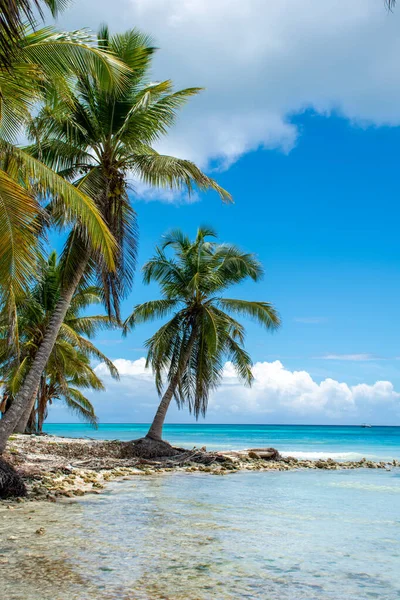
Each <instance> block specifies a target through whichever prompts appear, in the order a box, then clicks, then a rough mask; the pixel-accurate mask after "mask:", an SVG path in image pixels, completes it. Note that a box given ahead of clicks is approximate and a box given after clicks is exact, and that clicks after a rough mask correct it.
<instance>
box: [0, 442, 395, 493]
mask: <svg viewBox="0 0 400 600" xmlns="http://www.w3.org/2000/svg"><path fill="white" fill-rule="evenodd" d="M131 447H132V445H131V444H130V443H129V442H120V441H97V440H91V439H77V438H64V437H55V436H50V435H49V436H26V435H14V436H12V437H11V438H10V440H9V443H8V446H7V451H6V454H5V456H4V458H5V459H6V460H7V461H9V462H10V463H12V464H13V465H14V466H15V467H16V469H17V470H18V472H19V473H20V474H21V475H22V476H23V478H24V480H25V482H26V484H27V488H28V496H27V498H26V499H25V500H23V499H19V500H18V501H19V502H22V501H26V500H28V501H29V500H32V499H35V500H38V499H41V500H47V501H52V502H56V501H57V499H61V498H63V497H64V498H65V497H75V496H82V495H84V494H85V493H88V492H90V493H95V494H96V493H97V494H98V493H101V490H102V489H103V488H104V487H105V485H106V484H107V482H109V481H110V480H113V479H118V478H122V479H123V478H131V477H134V476H140V475H150V474H160V473H167V472H171V471H184V472H196V471H203V472H208V473H210V474H213V475H226V474H228V473H232V472H235V471H241V470H248V471H288V470H293V469H326V470H337V469H358V468H369V469H391V468H392V467H396V466H400V461H396V460H393V461H392V462H386V463H385V462H374V461H370V460H366V459H365V458H364V459H362V460H360V461H347V462H337V461H334V460H332V459H330V458H328V459H327V460H300V459H297V458H293V457H285V458H282V457H280V458H279V459H278V460H274V459H273V458H272V459H271V456H270V455H271V454H272V453H271V452H269V450H271V449H249V450H240V451H226V452H207V451H206V449H205V448H193V449H192V450H187V451H185V452H184V453H182V454H180V455H179V456H178V457H173V458H163V459H154V460H145V459H142V458H137V457H135V456H132V455H130V454H131ZM272 455H273V454H272Z"/></svg>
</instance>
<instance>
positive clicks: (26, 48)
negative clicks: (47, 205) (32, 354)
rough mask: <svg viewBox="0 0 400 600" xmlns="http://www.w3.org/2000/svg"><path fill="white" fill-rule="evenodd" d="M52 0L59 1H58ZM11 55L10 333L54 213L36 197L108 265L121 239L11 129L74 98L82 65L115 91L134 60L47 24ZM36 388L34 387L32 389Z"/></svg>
mask: <svg viewBox="0 0 400 600" xmlns="http://www.w3.org/2000/svg"><path fill="white" fill-rule="evenodd" d="M54 3H55V2H54ZM10 44H11V46H12V52H10V56H11V59H10V60H11V63H10V65H8V66H7V67H4V66H3V65H0V305H1V306H7V308H8V315H9V323H10V324H9V328H10V340H12V338H13V334H14V333H15V315H16V308H15V303H16V298H17V297H18V296H19V295H20V294H22V295H23V294H24V293H26V291H27V289H28V288H29V285H30V283H31V282H32V275H33V274H34V272H35V263H37V261H38V232H39V230H40V228H41V227H42V226H43V222H44V221H45V220H48V218H49V216H50V213H49V212H48V211H43V209H42V208H41V205H40V202H39V200H40V199H41V198H42V199H45V200H46V199H48V197H49V196H50V197H51V198H52V199H53V202H54V203H57V205H58V209H59V213H58V215H57V216H55V215H54V214H53V215H51V217H52V218H53V219H54V220H53V221H52V222H53V223H55V224H56V225H58V226H61V225H68V226H70V225H71V224H73V223H74V222H76V221H78V220H79V226H80V237H81V239H82V240H84V242H85V245H86V247H87V252H89V251H93V252H94V253H96V254H97V256H99V257H101V260H102V261H103V262H104V263H105V264H106V265H107V267H108V268H109V269H110V272H112V270H113V269H114V268H115V257H114V255H115V251H116V247H117V246H116V242H115V240H114V238H113V236H112V234H111V233H110V231H109V229H108V227H107V226H106V224H105V222H104V219H103V217H102V215H101V212H100V210H99V208H98V207H97V206H96V204H95V202H94V201H93V199H92V198H91V197H89V196H88V195H87V194H85V192H84V191H82V190H80V189H78V188H77V187H76V186H74V185H73V184H72V183H71V182H68V181H66V180H65V179H64V178H63V177H62V176H60V175H58V174H57V173H55V172H54V171H53V170H52V169H50V168H49V167H48V166H45V165H44V164H43V163H42V162H41V161H40V160H38V159H37V158H35V157H33V156H31V155H29V154H28V153H27V152H25V151H23V150H21V149H20V148H17V147H16V146H15V144H14V143H13V141H14V139H13V136H14V134H15V133H16V132H17V131H18V128H20V126H21V125H23V124H24V123H25V122H26V120H27V118H28V116H29V110H30V109H31V108H32V107H33V106H34V105H36V104H37V102H38V101H39V100H40V99H44V97H45V96H46V97H47V96H48V95H55V94H57V95H58V96H59V97H60V98H62V99H63V101H65V102H72V101H73V97H72V93H71V90H70V86H71V84H72V88H73V87H74V81H76V77H78V76H79V74H80V73H81V74H82V72H84V73H85V74H86V75H89V76H90V77H91V79H92V80H93V81H96V82H97V84H98V86H99V88H101V89H104V90H105V91H106V92H107V93H109V94H111V93H113V91H118V92H120V91H121V89H122V88H123V87H124V86H125V85H127V83H128V80H127V78H126V74H127V72H128V71H129V67H127V66H126V65H124V64H123V63H122V62H121V61H119V60H118V59H117V58H116V57H115V56H113V55H112V54H111V53H109V52H107V51H106V50H104V49H101V48H99V47H98V46H93V45H92V44H91V43H90V42H89V41H88V39H87V34H85V35H83V34H82V33H81V32H74V33H73V34H69V35H68V34H57V33H56V32H54V31H53V30H50V29H49V28H46V29H44V30H40V31H36V32H34V33H30V34H27V35H25V37H22V39H18V40H11V41H10ZM145 54H146V53H145V51H144V50H143V51H142V52H141V51H140V49H138V52H137V53H136V59H137V61H138V62H137V63H136V64H135V65H134V66H135V68H141V67H142V62H143V58H144V57H145ZM82 274H83V270H81V271H80V270H79V269H77V270H76V271H75V273H74V275H73V281H74V284H75V285H74V286H72V287H70V288H67V289H64V291H63V294H62V295H61V297H60V301H59V303H58V306H57V309H56V310H55V312H54V314H53V316H52V320H51V325H50V324H49V327H48V330H47V332H46V335H45V336H44V338H43V342H42V344H41V346H40V348H39V350H38V353H37V356H36V358H35V361H34V362H33V363H32V368H31V370H30V371H29V372H28V374H27V378H26V381H25V384H24V386H23V387H21V390H20V393H19V394H18V397H17V398H16V400H15V402H14V403H13V406H12V409H11V410H9V411H8V412H7V415H6V416H5V417H4V418H3V419H2V420H1V422H0V453H1V452H2V451H3V450H4V448H5V444H6V441H7V438H8V436H9V434H10V433H11V431H12V429H13V428H14V426H15V424H16V422H17V421H18V420H19V419H20V417H21V415H22V413H23V411H24V410H25V409H26V405H27V402H29V399H30V398H32V397H33V395H34V392H35V391H36V389H37V387H38V385H39V381H40V373H41V372H42V371H43V368H44V366H45V364H46V362H47V360H48V357H49V355H50V352H51V349H52V347H53V345H54V342H55V339H56V337H57V331H58V329H59V327H60V325H61V323H62V320H63V317H64V316H65V313H66V310H67V309H68V306H69V303H70V300H71V297H72V294H73V291H74V289H75V287H76V285H77V284H78V282H79V281H80V278H81V276H82ZM32 390H33V391H32Z"/></svg>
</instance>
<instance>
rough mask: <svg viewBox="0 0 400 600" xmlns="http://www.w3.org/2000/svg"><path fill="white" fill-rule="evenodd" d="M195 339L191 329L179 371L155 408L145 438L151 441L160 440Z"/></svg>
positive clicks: (193, 331) (193, 330)
mask: <svg viewBox="0 0 400 600" xmlns="http://www.w3.org/2000/svg"><path fill="white" fill-rule="evenodd" d="M195 339H196V331H195V329H192V332H191V334H190V338H189V341H188V345H187V348H186V351H185V355H184V358H183V361H182V364H181V368H180V369H179V371H178V373H177V374H176V375H175V376H174V377H173V378H172V380H171V382H170V384H169V386H168V388H167V390H166V392H165V394H164V396H163V397H162V400H161V402H160V404H159V406H158V408H157V412H156V414H155V417H154V419H153V422H152V424H151V426H150V429H149V431H148V432H147V434H146V438H150V439H151V440H156V441H161V440H162V430H163V425H164V421H165V417H166V416H167V412H168V408H169V405H170V404H171V400H172V398H173V396H174V392H175V390H176V387H177V385H178V383H179V379H180V378H181V375H182V373H183V371H184V370H185V368H186V366H187V364H188V362H189V359H190V354H191V352H192V348H193V344H194V341H195Z"/></svg>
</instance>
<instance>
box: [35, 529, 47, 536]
mask: <svg viewBox="0 0 400 600" xmlns="http://www.w3.org/2000/svg"><path fill="white" fill-rule="evenodd" d="M35 533H36V535H44V534H45V533H46V530H45V528H44V527H39V529H36V531H35Z"/></svg>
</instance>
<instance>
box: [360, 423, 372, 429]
mask: <svg viewBox="0 0 400 600" xmlns="http://www.w3.org/2000/svg"><path fill="white" fill-rule="evenodd" d="M361 427H367V428H369V427H372V425H370V424H369V423H363V424H362V425H361Z"/></svg>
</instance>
